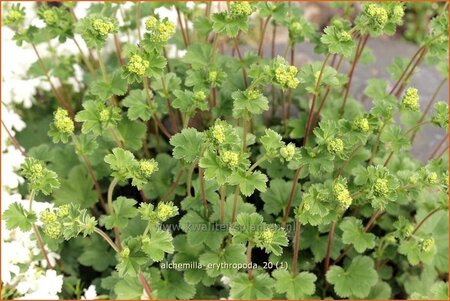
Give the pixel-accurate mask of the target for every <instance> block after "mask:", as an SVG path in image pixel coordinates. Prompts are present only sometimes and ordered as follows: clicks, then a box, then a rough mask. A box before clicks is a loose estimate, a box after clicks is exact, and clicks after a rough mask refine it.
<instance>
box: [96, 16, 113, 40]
mask: <svg viewBox="0 0 450 301" xmlns="http://www.w3.org/2000/svg"><path fill="white" fill-rule="evenodd" d="M92 28H94V30H95V31H96V32H97V34H98V35H99V36H102V37H105V36H106V35H108V34H109V33H112V32H114V30H115V26H114V23H113V22H111V21H105V20H102V19H100V18H97V19H94V20H93V21H92Z"/></svg>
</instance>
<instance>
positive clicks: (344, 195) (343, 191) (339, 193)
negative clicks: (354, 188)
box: [333, 183, 353, 209]
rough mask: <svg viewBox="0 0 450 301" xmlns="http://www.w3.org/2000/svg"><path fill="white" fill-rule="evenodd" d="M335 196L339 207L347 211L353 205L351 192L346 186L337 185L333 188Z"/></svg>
mask: <svg viewBox="0 0 450 301" xmlns="http://www.w3.org/2000/svg"><path fill="white" fill-rule="evenodd" d="M333 191H334V194H335V195H336V199H337V200H338V202H339V206H340V207H342V208H344V209H347V208H348V207H350V205H351V204H352V201H353V199H352V197H351V196H350V192H349V191H348V189H347V187H346V186H345V185H344V184H341V183H336V184H334V186H333Z"/></svg>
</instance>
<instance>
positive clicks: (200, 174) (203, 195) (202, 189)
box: [198, 166, 208, 212]
mask: <svg viewBox="0 0 450 301" xmlns="http://www.w3.org/2000/svg"><path fill="white" fill-rule="evenodd" d="M204 172H205V171H204V170H203V168H201V167H200V166H199V167H198V178H199V181H200V196H201V199H202V204H203V207H204V208H205V211H206V212H208V204H207V203H206V192H205V178H204V176H203V175H204Z"/></svg>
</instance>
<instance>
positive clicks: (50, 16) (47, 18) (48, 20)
mask: <svg viewBox="0 0 450 301" xmlns="http://www.w3.org/2000/svg"><path fill="white" fill-rule="evenodd" d="M42 17H43V19H44V22H45V24H47V25H53V24H56V22H58V15H57V14H56V12H55V11H54V10H53V9H47V10H45V11H44V12H43V14H42Z"/></svg>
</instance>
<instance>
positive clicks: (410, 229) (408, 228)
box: [405, 224, 414, 237]
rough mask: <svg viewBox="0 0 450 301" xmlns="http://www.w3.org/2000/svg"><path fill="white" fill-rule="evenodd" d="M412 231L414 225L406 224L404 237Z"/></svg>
mask: <svg viewBox="0 0 450 301" xmlns="http://www.w3.org/2000/svg"><path fill="white" fill-rule="evenodd" d="M413 231H414V225H412V224H409V225H408V226H406V227H405V237H409V236H411V235H412V233H413Z"/></svg>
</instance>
